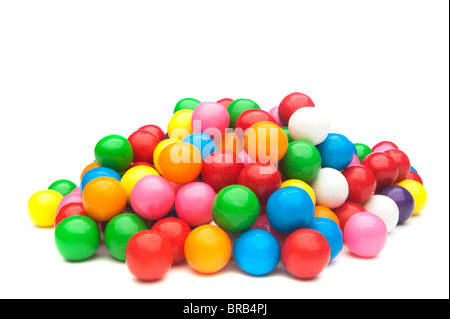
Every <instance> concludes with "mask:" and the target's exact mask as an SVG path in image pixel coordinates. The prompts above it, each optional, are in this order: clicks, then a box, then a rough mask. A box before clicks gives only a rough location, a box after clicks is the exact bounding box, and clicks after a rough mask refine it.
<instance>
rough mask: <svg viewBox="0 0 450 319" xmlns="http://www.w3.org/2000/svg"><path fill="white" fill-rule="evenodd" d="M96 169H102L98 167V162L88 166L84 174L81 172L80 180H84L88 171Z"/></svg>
mask: <svg viewBox="0 0 450 319" xmlns="http://www.w3.org/2000/svg"><path fill="white" fill-rule="evenodd" d="M96 167H100V165H98V163H97V162H92V163H90V164H88V165H87V166H86V167H85V168H84V169H83V172H81V176H80V180H81V179H82V178H83V176H84V174H86V173H87V172H88V171H90V170H91V169H93V168H96Z"/></svg>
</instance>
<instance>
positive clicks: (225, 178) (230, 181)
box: [202, 150, 244, 192]
mask: <svg viewBox="0 0 450 319" xmlns="http://www.w3.org/2000/svg"><path fill="white" fill-rule="evenodd" d="M243 168H244V164H243V163H241V162H239V161H238V160H237V156H236V154H235V153H233V152H230V151H225V150H221V151H217V152H214V153H213V154H211V155H210V156H208V157H207V158H206V159H205V162H204V163H203V169H202V180H203V182H205V183H207V184H208V185H210V186H211V187H212V188H213V189H214V190H215V191H216V192H218V191H220V190H221V189H223V188H224V187H227V186H230V185H234V184H237V183H238V179H239V174H240V173H241V171H242V169H243Z"/></svg>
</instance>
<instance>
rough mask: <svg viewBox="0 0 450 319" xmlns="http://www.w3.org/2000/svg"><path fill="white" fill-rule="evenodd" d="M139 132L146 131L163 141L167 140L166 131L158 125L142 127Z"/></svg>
mask: <svg viewBox="0 0 450 319" xmlns="http://www.w3.org/2000/svg"><path fill="white" fill-rule="evenodd" d="M139 130H144V131H147V132H150V133H153V134H156V136H158V138H159V139H160V140H161V141H162V140H163V139H165V138H166V133H164V131H163V130H162V129H161V128H160V127H159V126H158V125H153V124H150V125H144V126H142V127H140V128H139Z"/></svg>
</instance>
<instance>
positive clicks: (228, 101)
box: [217, 98, 234, 108]
mask: <svg viewBox="0 0 450 319" xmlns="http://www.w3.org/2000/svg"><path fill="white" fill-rule="evenodd" d="M233 101H234V100H233V99H229V98H224V99H221V100H219V101H217V103H219V104H222V105H223V106H225V108H228V105H230V104H231V102H233Z"/></svg>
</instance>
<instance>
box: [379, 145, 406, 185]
mask: <svg viewBox="0 0 450 319" xmlns="http://www.w3.org/2000/svg"><path fill="white" fill-rule="evenodd" d="M385 153H386V154H388V155H389V156H390V157H391V158H392V159H393V160H394V162H395V164H397V168H398V176H397V179H396V180H395V182H401V181H403V180H405V179H406V178H407V177H408V174H409V172H410V171H411V162H410V161H409V158H408V155H406V153H405V152H403V151H401V150H399V149H395V148H394V149H390V150H387V151H385Z"/></svg>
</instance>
